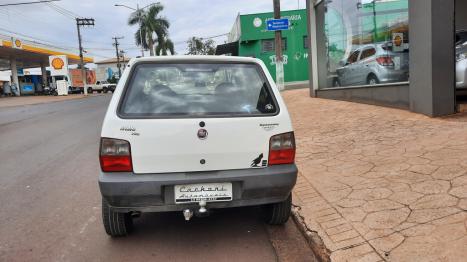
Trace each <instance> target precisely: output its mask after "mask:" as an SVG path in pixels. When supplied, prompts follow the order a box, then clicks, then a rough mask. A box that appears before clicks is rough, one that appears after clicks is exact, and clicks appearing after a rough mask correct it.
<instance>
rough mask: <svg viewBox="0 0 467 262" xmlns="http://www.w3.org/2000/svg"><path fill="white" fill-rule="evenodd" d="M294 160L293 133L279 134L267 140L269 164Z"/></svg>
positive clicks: (280, 163) (290, 162)
mask: <svg viewBox="0 0 467 262" xmlns="http://www.w3.org/2000/svg"><path fill="white" fill-rule="evenodd" d="M294 162H295V137H294V133H293V132H290V133H285V134H279V135H275V136H273V137H271V140H270V141H269V165H283V164H293V163H294Z"/></svg>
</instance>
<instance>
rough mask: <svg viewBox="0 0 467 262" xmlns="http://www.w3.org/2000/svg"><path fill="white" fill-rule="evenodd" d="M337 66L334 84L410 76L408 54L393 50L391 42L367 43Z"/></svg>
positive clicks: (387, 79) (402, 78)
mask: <svg viewBox="0 0 467 262" xmlns="http://www.w3.org/2000/svg"><path fill="white" fill-rule="evenodd" d="M340 66H341V67H340V68H338V69H336V73H337V77H335V78H334V80H333V86H336V87H338V86H355V85H376V84H380V83H381V84H382V83H392V82H404V81H408V79H409V53H408V50H404V51H403V52H393V46H392V43H382V44H372V45H364V46H362V47H360V48H358V49H356V50H355V51H353V52H352V53H351V54H350V56H349V57H348V58H347V59H344V60H343V61H341V63H340Z"/></svg>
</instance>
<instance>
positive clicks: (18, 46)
mask: <svg viewBox="0 0 467 262" xmlns="http://www.w3.org/2000/svg"><path fill="white" fill-rule="evenodd" d="M22 44H23V43H21V40H19V39H16V40H15V46H16V47H17V48H20V47H21V45H22Z"/></svg>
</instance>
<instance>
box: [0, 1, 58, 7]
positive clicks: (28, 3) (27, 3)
mask: <svg viewBox="0 0 467 262" xmlns="http://www.w3.org/2000/svg"><path fill="white" fill-rule="evenodd" d="M57 1H60V0H41V1H35V2H20V3H10V4H0V7H3V6H13V5H31V4H41V3H50V2H57Z"/></svg>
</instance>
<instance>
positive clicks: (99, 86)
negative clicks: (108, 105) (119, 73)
mask: <svg viewBox="0 0 467 262" xmlns="http://www.w3.org/2000/svg"><path fill="white" fill-rule="evenodd" d="M115 87H116V84H111V83H108V82H106V81H97V82H96V84H94V85H88V93H89V94H92V93H93V92H94V91H97V92H98V93H102V92H104V93H107V92H109V91H110V92H112V93H113V92H114V91H115Z"/></svg>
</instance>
